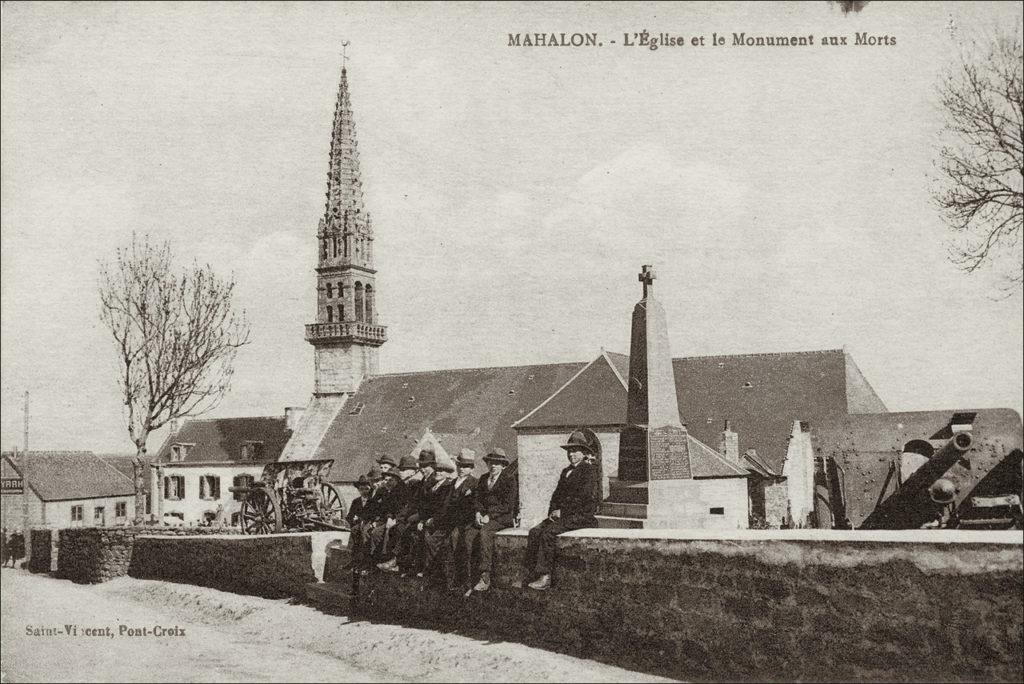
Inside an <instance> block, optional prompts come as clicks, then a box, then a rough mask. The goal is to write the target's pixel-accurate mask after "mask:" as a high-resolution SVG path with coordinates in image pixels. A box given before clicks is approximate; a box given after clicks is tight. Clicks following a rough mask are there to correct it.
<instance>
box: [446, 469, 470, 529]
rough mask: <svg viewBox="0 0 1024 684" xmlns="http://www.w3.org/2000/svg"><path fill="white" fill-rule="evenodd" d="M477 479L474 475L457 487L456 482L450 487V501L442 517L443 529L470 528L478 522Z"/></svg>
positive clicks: (453, 481)
mask: <svg viewBox="0 0 1024 684" xmlns="http://www.w3.org/2000/svg"><path fill="white" fill-rule="evenodd" d="M475 494H476V478H475V477H473V476H472V475H469V476H467V477H466V479H465V480H463V481H462V483H461V484H459V486H458V487H456V486H455V480H452V484H451V486H450V487H448V499H447V501H445V504H444V513H443V514H442V515H441V517H442V523H441V525H442V526H443V527H447V528H449V529H451V528H455V527H468V526H469V525H472V524H473V523H474V522H476V499H475Z"/></svg>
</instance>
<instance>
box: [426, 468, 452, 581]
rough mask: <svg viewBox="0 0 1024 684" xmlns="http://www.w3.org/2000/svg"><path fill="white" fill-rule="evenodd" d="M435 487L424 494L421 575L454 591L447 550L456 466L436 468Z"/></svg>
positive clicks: (431, 487)
mask: <svg viewBox="0 0 1024 684" xmlns="http://www.w3.org/2000/svg"><path fill="white" fill-rule="evenodd" d="M436 468H437V470H436V472H435V474H434V483H433V484H432V485H431V486H430V488H429V489H428V490H427V491H426V492H425V493H424V497H425V503H426V514H425V517H424V518H423V530H422V538H423V575H424V576H425V577H426V578H427V579H429V580H430V581H431V582H433V583H435V584H439V585H440V584H444V585H446V586H448V587H449V588H452V587H454V578H453V577H452V570H453V569H454V567H453V565H452V562H451V554H450V553H448V550H449V548H448V547H449V541H448V539H449V536H450V535H451V531H452V518H451V517H450V516H449V515H448V510H449V509H448V503H449V501H450V499H451V493H452V487H453V486H454V482H455V464H454V463H452V462H451V461H450V460H447V461H443V462H441V463H438V464H437V465H436Z"/></svg>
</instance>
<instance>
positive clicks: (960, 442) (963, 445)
mask: <svg viewBox="0 0 1024 684" xmlns="http://www.w3.org/2000/svg"><path fill="white" fill-rule="evenodd" d="M950 444H952V445H953V448H954V449H956V450H957V451H959V452H964V451H967V450H968V449H970V448H971V445H972V444H974V437H972V436H971V433H970V432H958V433H956V434H955V435H953V439H951V440H950Z"/></svg>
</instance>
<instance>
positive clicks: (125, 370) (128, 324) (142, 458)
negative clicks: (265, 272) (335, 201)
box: [99, 235, 250, 524]
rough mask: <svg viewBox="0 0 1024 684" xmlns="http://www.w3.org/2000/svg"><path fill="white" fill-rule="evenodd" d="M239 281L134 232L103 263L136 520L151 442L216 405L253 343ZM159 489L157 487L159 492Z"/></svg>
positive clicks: (104, 305) (103, 295) (103, 296)
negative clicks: (131, 450) (130, 450)
mask: <svg viewBox="0 0 1024 684" xmlns="http://www.w3.org/2000/svg"><path fill="white" fill-rule="evenodd" d="M234 288H235V283H234V281H233V280H231V279H229V280H224V279H221V278H219V277H218V276H217V275H216V274H215V273H214V272H213V269H212V268H211V267H210V265H209V264H207V265H204V266H200V265H199V264H197V263H193V264H192V266H191V267H188V268H183V269H178V268H176V267H175V265H174V259H173V254H172V252H171V247H170V244H169V243H167V242H163V243H159V244H155V243H153V242H151V241H150V239H149V238H148V237H142V238H139V237H137V236H135V235H133V236H132V241H131V244H130V245H128V246H127V247H122V248H119V249H118V250H117V254H116V256H115V258H114V259H113V260H112V261H106V262H101V263H100V281H99V294H100V318H101V320H102V321H103V323H104V325H106V327H107V328H108V329H109V330H110V333H111V335H112V336H113V339H114V343H115V348H116V350H117V359H118V364H119V367H120V377H119V378H118V380H119V384H120V386H121V391H122V393H123V397H124V405H125V410H126V420H127V423H128V436H129V437H130V438H131V440H132V443H133V444H134V445H135V448H136V454H135V458H134V475H135V523H136V524H140V523H141V522H142V519H143V518H142V516H143V513H144V511H145V496H144V493H143V470H144V468H145V466H146V464H147V460H146V440H147V439H148V437H149V435H150V433H152V432H153V431H154V430H157V429H159V428H160V427H162V426H163V425H165V424H166V423H168V422H169V421H171V420H175V419H178V418H184V417H189V416H198V415H200V414H202V413H205V412H207V411H209V410H210V409H212V408H214V407H215V406H216V405H217V404H218V403H219V402H220V400H221V399H222V398H223V396H224V394H225V393H226V392H227V390H228V388H229V386H230V382H231V375H232V372H233V362H234V359H235V355H236V353H237V351H238V349H239V347H241V346H243V345H245V344H248V343H249V334H250V331H249V325H248V322H247V321H246V319H245V312H244V311H243V312H236V311H235V310H234V308H233V306H232V296H233V294H234ZM154 494H155V492H154Z"/></svg>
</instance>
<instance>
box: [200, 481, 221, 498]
mask: <svg viewBox="0 0 1024 684" xmlns="http://www.w3.org/2000/svg"><path fill="white" fill-rule="evenodd" d="M199 498H200V499H206V500H208V501H212V500H215V499H219V498H220V478H219V477H217V476H216V475H203V476H202V477H200V478H199Z"/></svg>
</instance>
